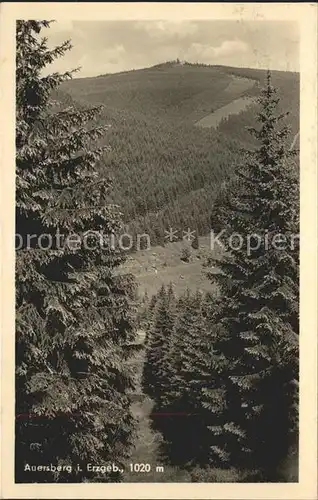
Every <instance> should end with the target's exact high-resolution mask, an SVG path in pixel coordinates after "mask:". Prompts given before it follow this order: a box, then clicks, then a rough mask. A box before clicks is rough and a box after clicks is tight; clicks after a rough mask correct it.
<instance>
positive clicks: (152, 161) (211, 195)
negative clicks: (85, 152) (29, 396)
mask: <svg viewBox="0 0 318 500" xmlns="http://www.w3.org/2000/svg"><path fill="white" fill-rule="evenodd" d="M264 77H265V72H264V71H263V70H253V69H244V68H242V69H239V68H228V67H223V66H206V65H199V64H198V65H195V64H188V63H180V62H178V61H172V62H169V63H164V64H161V65H157V66H154V67H152V68H146V69H143V70H135V71H127V72H123V73H118V74H110V75H102V76H99V77H95V78H78V79H73V80H71V81H68V82H65V83H63V84H62V86H61V89H62V92H60V93H59V95H58V99H61V100H62V101H64V102H65V103H68V102H69V101H70V100H72V102H73V103H74V101H75V102H76V103H77V104H78V105H82V104H85V105H87V104H92V105H96V104H103V105H104V106H105V108H104V111H103V112H102V114H101V116H100V118H99V120H100V124H101V125H105V124H108V125H110V127H109V129H108V132H107V134H106V135H105V137H104V138H103V141H104V142H105V143H107V144H108V145H109V146H110V148H111V151H110V152H109V153H107V154H106V155H104V158H103V159H102V160H101V162H100V168H101V170H102V171H103V173H106V174H107V175H110V176H111V177H113V178H114V198H115V199H116V202H117V203H118V204H119V205H120V207H121V210H122V211H123V215H124V220H125V222H126V223H129V229H130V232H132V233H133V234H135V233H143V232H147V234H149V236H150V237H151V243H152V244H158V243H159V244H162V243H163V242H164V234H165V233H164V231H165V229H168V228H169V226H172V227H175V228H176V229H180V230H182V229H186V228H187V227H190V228H192V229H193V230H197V231H198V232H199V234H206V233H207V232H208V231H209V229H210V226H211V220H210V219H211V208H212V206H213V201H214V200H215V198H216V195H217V193H218V192H219V190H220V185H221V184H222V183H224V182H226V181H227V179H230V178H231V174H232V172H233V171H234V170H235V166H236V164H237V163H238V161H239V160H238V152H239V150H240V147H241V145H249V146H253V143H252V140H251V136H250V134H248V132H247V131H246V130H245V127H246V126H252V125H254V124H255V123H254V120H255V118H254V117H255V112H256V109H257V104H256V103H255V104H253V103H252V105H251V106H249V107H248V108H247V109H246V110H245V111H242V112H241V113H240V114H236V115H234V114H233V115H231V116H229V117H228V118H226V117H225V118H224V119H223V120H222V121H221V123H220V124H219V126H218V127H217V128H216V129H215V128H201V127H195V126H194V125H195V124H196V123H197V122H198V120H200V119H201V118H202V117H204V116H206V115H208V114H211V113H213V112H214V111H215V110H217V109H220V108H222V107H223V106H225V105H229V104H230V103H231V102H233V101H234V100H237V99H240V98H244V97H249V98H253V97H255V96H257V95H258V94H259V87H260V84H262V83H263V80H264ZM273 84H274V85H275V86H276V87H278V89H279V91H280V94H281V96H282V100H281V104H280V105H281V107H282V109H286V105H287V104H288V109H289V111H290V115H289V118H288V121H289V123H290V125H291V129H292V132H291V134H290V142H291V143H292V140H293V138H294V136H295V134H296V133H297V132H298V130H299V125H298V111H299V109H298V108H299V97H298V92H299V75H298V74H296V73H287V72H279V71H274V72H273ZM291 105H292V106H291Z"/></svg>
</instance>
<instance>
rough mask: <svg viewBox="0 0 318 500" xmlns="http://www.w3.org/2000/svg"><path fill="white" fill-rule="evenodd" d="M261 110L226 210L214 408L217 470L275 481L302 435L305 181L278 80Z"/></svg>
mask: <svg viewBox="0 0 318 500" xmlns="http://www.w3.org/2000/svg"><path fill="white" fill-rule="evenodd" d="M259 105H260V111H259V113H258V117H257V119H258V124H259V126H258V127H255V128H252V129H251V130H250V131H251V133H252V134H253V136H254V137H255V138H256V140H257V143H258V146H257V147H256V148H255V150H253V151H249V152H246V155H245V157H244V162H243V164H242V166H241V167H237V176H238V180H239V183H240V187H241V188H240V189H239V190H238V191H237V192H236V193H233V192H232V193H231V196H229V197H227V199H225V206H224V207H223V208H224V210H223V214H224V219H223V221H224V233H223V238H222V242H223V245H224V249H225V254H224V255H223V258H222V260H221V261H220V262H217V263H216V264H217V266H218V267H219V269H220V272H219V273H218V274H216V275H215V274H214V275H211V277H212V278H213V279H214V280H216V281H217V283H218V284H219V288H220V292H221V299H220V301H219V307H218V308H217V312H216V314H215V321H217V322H219V324H220V325H221V326H222V328H223V334H222V335H220V337H219V338H218V341H217V342H216V344H215V347H216V349H217V353H218V368H217V371H216V373H214V374H213V375H212V377H213V379H214V389H212V390H208V389H207V390H206V391H205V397H206V401H205V403H204V406H205V408H206V409H208V410H210V412H211V415H213V416H214V418H213V420H214V424H213V425H211V455H210V460H211V463H214V464H215V463H217V462H218V461H219V462H220V463H221V464H223V465H224V466H225V467H228V466H229V465H233V466H235V467H236V466H239V467H244V466H245V467H246V468H249V467H251V468H252V467H254V466H255V467H257V468H258V470H260V471H261V477H263V478H264V479H265V480H268V481H273V480H277V475H276V469H277V466H278V463H279V461H280V460H281V459H282V458H283V457H284V455H286V453H287V450H288V446H289V445H290V443H291V442H292V437H294V438H295V436H297V384H298V382H297V380H298V296H299V295H298V294H299V285H298V273H299V269H298V263H299V255H298V238H297V235H298V213H299V207H298V176H297V172H296V171H295V169H294V168H293V163H292V161H291V158H292V156H293V155H294V152H291V151H289V144H288V138H289V129H288V127H286V125H285V124H284V121H283V119H284V115H282V114H281V113H280V112H279V111H278V109H279V97H278V95H277V91H276V89H275V88H273V86H272V84H271V76H270V73H268V75H267V81H266V85H265V88H264V89H263V90H262V92H261V95H260V97H259ZM234 235H235V236H234ZM238 235H239V236H238ZM249 238H250V245H249V242H248V241H249ZM234 240H235V241H234ZM275 241H276V243H275ZM279 241H280V242H282V241H284V242H285V244H282V243H280V244H277V242H279ZM238 243H239V244H238Z"/></svg>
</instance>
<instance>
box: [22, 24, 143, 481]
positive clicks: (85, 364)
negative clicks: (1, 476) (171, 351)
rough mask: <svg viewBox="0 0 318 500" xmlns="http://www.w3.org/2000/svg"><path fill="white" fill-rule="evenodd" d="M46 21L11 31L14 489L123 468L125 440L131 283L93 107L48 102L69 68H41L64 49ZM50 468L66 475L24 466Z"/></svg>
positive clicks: (108, 477) (128, 430) (129, 425)
mask: <svg viewBox="0 0 318 500" xmlns="http://www.w3.org/2000/svg"><path fill="white" fill-rule="evenodd" d="M49 25H50V23H49V22H47V21H32V20H29V21H18V22H17V31H16V41H17V52H16V234H17V243H18V245H17V251H16V469H15V470H16V472H15V474H16V482H53V481H58V482H80V481H87V480H88V481H94V480H97V479H98V478H96V473H95V472H92V471H89V470H87V464H88V463H91V464H101V463H105V462H114V463H115V464H116V465H117V466H118V467H122V466H123V463H124V461H125V459H126V458H127V456H128V454H129V447H130V445H131V444H132V439H133V435H134V419H133V417H132V414H131V412H130V406H129V398H128V391H129V390H131V389H133V376H132V373H131V371H130V370H131V369H130V368H129V365H128V362H127V360H128V357H129V353H130V348H129V344H131V343H132V342H133V340H134V337H135V333H134V310H133V307H132V302H133V300H134V296H135V283H134V280H133V279H132V278H131V277H130V276H117V275H116V276H115V274H114V270H115V269H116V267H117V266H118V265H119V264H120V263H122V262H123V256H122V255H121V253H120V252H119V251H117V250H113V249H112V248H111V246H110V245H109V241H108V242H107V237H109V236H110V235H111V234H112V233H114V232H116V231H117V230H118V228H119V227H120V214H119V211H118V208H117V207H116V206H113V205H112V204H110V202H109V192H110V189H111V183H110V181H109V180H108V179H107V177H106V175H105V174H103V172H102V170H99V167H98V165H99V163H98V162H99V161H100V160H101V158H102V155H103V154H104V152H105V149H106V148H105V147H98V146H95V144H96V142H98V141H99V140H100V139H101V138H102V137H103V135H104V133H105V128H103V127H98V126H96V124H94V123H93V120H94V119H96V117H97V116H98V113H99V111H100V109H99V108H96V107H93V108H90V109H76V108H72V107H71V108H67V109H62V108H61V106H60V105H58V104H57V103H55V104H54V103H53V105H52V98H51V96H52V92H53V91H56V90H57V89H58V86H59V85H60V83H61V82H63V81H65V80H66V79H68V78H71V76H72V72H68V73H65V74H59V73H53V74H50V75H47V76H43V69H44V68H45V67H46V66H47V65H48V64H50V63H52V62H53V61H54V60H55V59H56V58H57V57H60V56H63V55H64V53H65V52H66V51H67V50H69V49H70V48H71V44H70V43H69V42H65V43H64V44H62V45H61V46H59V47H56V48H54V49H52V50H51V49H49V48H48V46H47V40H46V38H43V37H42V33H41V30H42V29H43V28H47V27H49ZM94 231H95V233H93V232H94ZM96 232H97V233H98V235H101V234H103V236H104V237H105V238H104V241H103V245H101V241H100V237H99V236H97V233H96ZM88 233H89V234H88ZM31 235H32V238H30V236H31ZM85 238H86V239H85ZM50 463H52V464H53V465H61V466H63V465H67V466H69V467H72V470H71V471H69V470H61V471H56V472H50V471H46V472H45V471H40V472H29V471H28V470H25V466H26V464H32V465H42V464H44V465H45V464H50ZM77 464H78V465H79V468H77ZM119 476H120V473H115V474H109V473H107V474H104V475H103V476H102V478H100V481H104V482H108V481H117V480H120V479H119Z"/></svg>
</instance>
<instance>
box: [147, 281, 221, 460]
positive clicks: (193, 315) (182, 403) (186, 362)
mask: <svg viewBox="0 0 318 500" xmlns="http://www.w3.org/2000/svg"><path fill="white" fill-rule="evenodd" d="M205 307H206V304H205V297H204V296H203V294H202V293H201V292H199V291H198V292H196V293H195V294H194V295H192V294H191V293H190V291H189V290H187V291H186V293H185V294H184V295H183V296H182V297H181V298H180V299H179V302H178V306H177V311H178V318H177V321H176V327H175V332H174V335H173V339H172V342H171V348H170V359H169V364H170V370H169V384H168V385H167V386H166V387H165V402H166V406H165V408H166V411H167V412H168V414H169V416H168V417H167V418H165V419H164V421H162V422H160V421H158V425H157V430H159V431H160V432H161V433H162V434H163V437H164V440H165V447H164V453H165V455H166V457H167V459H168V460H169V462H170V463H172V464H178V465H183V466H184V465H187V466H193V465H194V464H196V465H204V464H205V463H206V462H207V460H208V453H209V446H208V445H207V437H208V435H209V431H208V429H207V426H208V422H209V421H206V412H205V410H204V409H203V407H202V395H201V392H202V389H203V388H206V387H207V386H208V384H210V380H211V372H212V371H213V370H214V364H215V359H214V357H215V356H214V351H213V344H214V338H215V335H216V330H215V328H211V325H210V323H209V322H208V321H207V318H206V310H205ZM185 442H186V443H187V446H186V447H184V446H183V443H185Z"/></svg>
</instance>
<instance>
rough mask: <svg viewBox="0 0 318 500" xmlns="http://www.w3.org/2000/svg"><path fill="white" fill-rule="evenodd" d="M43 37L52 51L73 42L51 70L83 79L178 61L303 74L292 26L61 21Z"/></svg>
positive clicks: (287, 24) (265, 22)
mask: <svg viewBox="0 0 318 500" xmlns="http://www.w3.org/2000/svg"><path fill="white" fill-rule="evenodd" d="M74 7H76V5H75V4H74ZM180 8H182V5H181V4H180ZM43 35H45V36H47V37H48V39H49V44H50V46H52V45H56V44H59V43H61V42H63V41H64V40H67V39H71V41H72V44H73V49H72V50H71V51H70V52H69V53H67V54H66V55H65V56H64V57H63V58H61V59H59V60H58V61H56V62H55V63H54V65H52V66H51V67H50V68H49V69H50V71H52V69H54V70H58V71H65V70H69V69H72V68H75V67H78V66H81V68H82V69H81V72H80V73H79V74H78V77H85V76H95V75H100V74H104V73H116V72H119V71H125V70H130V69H138V68H144V67H147V66H152V65H154V64H158V63H161V62H165V61H169V60H172V59H176V58H179V59H181V60H186V61H189V62H202V63H208V64H224V65H229V66H240V67H250V68H270V69H280V70H288V71H299V53H298V51H299V32H298V25H297V24H296V23H293V22H281V21H210V20H209V21H179V22H175V21H174V22H172V21H171V22H170V21H160V20H158V21H94V22H92V21H73V22H71V21H67V22H65V21H62V22H59V21H57V22H55V23H53V24H52V25H51V27H50V28H49V29H45V30H43Z"/></svg>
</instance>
